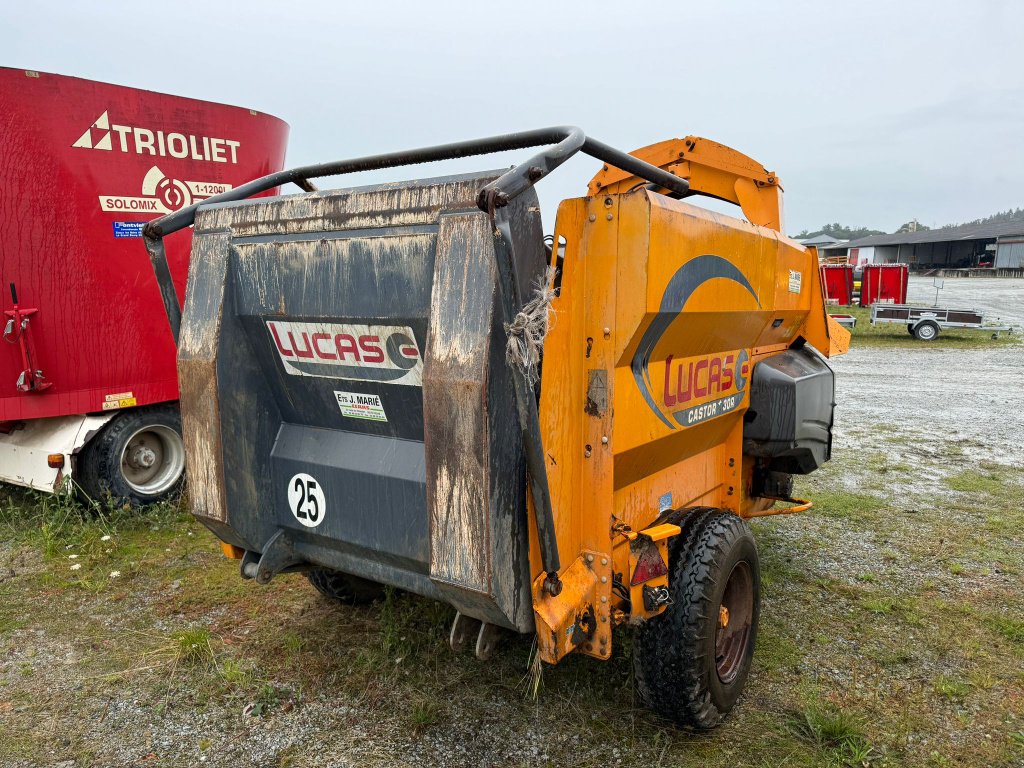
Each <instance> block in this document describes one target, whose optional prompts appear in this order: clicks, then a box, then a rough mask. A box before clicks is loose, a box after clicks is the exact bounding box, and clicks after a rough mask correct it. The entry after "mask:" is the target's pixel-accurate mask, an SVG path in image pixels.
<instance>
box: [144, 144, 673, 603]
mask: <svg viewBox="0 0 1024 768" xmlns="http://www.w3.org/2000/svg"><path fill="white" fill-rule="evenodd" d="M541 145H552V146H549V147H548V148H547V149H545V150H544V151H543V152H539V153H537V154H536V155H534V156H533V157H531V158H530V159H529V160H527V161H526V162H524V163H521V164H519V165H517V166H515V167H513V168H512V169H510V170H509V171H507V172H506V173H504V174H503V175H502V176H500V177H499V178H497V179H495V180H494V181H492V182H491V183H490V184H487V185H486V186H484V187H483V188H482V189H481V190H480V192H479V194H478V195H477V200H476V203H477V206H478V207H479V208H480V209H481V210H482V211H484V212H485V213H487V214H488V215H489V216H490V217H491V220H492V223H493V224H494V227H495V230H496V231H497V233H498V234H499V235H500V237H499V248H498V253H499V258H498V262H499V263H498V282H499V289H500V293H501V301H502V308H503V314H504V315H505V322H506V324H507V323H509V322H511V321H512V319H513V318H514V317H515V316H516V314H517V313H518V312H519V311H520V310H521V309H522V301H521V298H520V296H519V291H518V282H517V280H516V275H515V272H516V265H515V259H514V257H513V256H512V238H511V236H510V230H509V222H508V219H507V217H506V216H504V214H503V212H501V211H499V209H501V208H504V207H505V206H507V205H508V204H509V201H511V200H512V199H513V198H515V197H516V196H517V195H519V194H521V193H522V192H524V191H526V190H527V189H529V188H530V187H532V186H533V185H534V184H536V183H537V182H538V181H540V180H541V179H543V178H544V177H545V176H547V175H548V174H549V173H551V172H552V171H553V170H555V169H556V168H558V166H560V165H561V164H562V163H564V162H565V161H566V160H568V159H569V158H570V157H572V156H573V155H575V154H576V153H577V152H583V153H584V154H586V155H590V156H591V157H594V158H597V159H598V160H602V161H604V162H605V163H608V164H609V165H612V166H615V167H617V168H621V169H622V170H624V171H627V172H629V173H631V174H633V175H634V176H637V177H639V178H641V179H644V180H646V181H649V182H651V183H652V184H655V185H657V186H658V187H659V188H664V189H668V190H669V191H671V192H675V193H677V194H680V195H686V194H688V193H689V190H690V184H689V182H687V181H686V180H685V179H681V178H679V177H678V176H674V175H672V174H671V173H669V172H667V171H664V170H662V169H661V168H658V167H657V166H654V165H651V164H650V163H645V162H644V161H643V160H638V159H637V158H635V157H633V156H632V155H628V154H626V153H625V152H622V151H620V150H618V149H614V148H612V147H609V146H608V145H607V144H603V143H602V142H600V141H597V140H596V139H591V138H588V137H587V136H586V134H584V133H583V131H582V130H581V129H580V128H577V127H575V126H559V127H553V128H541V129H538V130H534V131H522V132H520V133H509V134H505V135H503V136H490V137H487V138H483V139H474V140H472V141H462V142H456V143H454V144H440V145H438V146H434V147H422V148H420V149H411V150H405V151H402V152H391V153H389V154H384V155H370V156H367V157H359V158H355V159H352V160H339V161H337V162H333V163H323V164H321V165H307V166H303V167H301V168H293V169H291V170H288V171H279V172H277V173H271V174H269V175H267V176H263V177H261V178H259V179H255V180H253V181H250V182H247V183H245V184H242V185H241V186H239V187H236V188H235V189H231V190H228V191H227V192H222V193H221V194H219V195H214V196H213V197H209V198H207V199H205V200H203V201H201V202H199V203H194V204H193V205H190V206H188V207H186V208H182V209H181V210H179V211H175V212H174V213H169V214H167V215H166V216H163V217H161V218H159V219H155V220H153V221H151V222H149V223H148V224H146V226H145V227H143V230H142V236H143V239H144V241H145V244H146V250H147V251H148V252H149V258H150V261H151V262H152V264H153V272H154V273H155V274H156V280H157V284H158V285H159V286H160V295H161V298H162V299H163V303H164V310H165V311H166V312H167V320H168V322H169V323H170V326H171V334H172V335H173V336H174V343H175V345H177V343H178V336H179V333H180V329H181V306H180V305H179V304H178V296H177V294H176V293H175V291H174V283H173V282H172V280H171V271H170V268H169V266H168V264H167V255H166V253H165V251H164V244H163V238H164V237H165V236H166V235H169V234H172V233H174V232H177V231H179V230H181V229H184V228H185V227H188V226H190V225H192V224H193V223H194V222H195V219H196V212H197V211H198V210H199V208H200V207H202V206H206V205H213V204H216V203H227V202H231V201H235V200H244V199H245V198H247V197H251V196H253V195H257V194H259V193H260V192H266V191H267V190H268V189H273V188H274V187H279V186H281V185H283V184H295V185H297V186H298V187H300V188H301V189H303V190H305V191H307V192H312V191H315V190H316V187H315V186H313V184H311V183H310V181H309V179H315V178H319V177H322V176H340V175H342V174H346V173H358V172H360V171H371V170H378V169H382V168H394V167H397V166H402V165H416V164H419V163H429V162H434V161H436V160H451V159H454V158H458V157H471V156H473V155H486V154H491V153H494V152H504V151H508V150H513V149H525V148H527V147H537V146H541ZM511 367H512V368H513V377H512V378H513V382H514V385H515V394H516V409H517V412H518V414H519V424H520V429H521V430H522V441H523V448H524V452H525V454H526V464H527V468H528V470H529V480H530V490H531V494H532V497H533V506H534V514H535V517H536V522H537V532H538V534H539V536H538V538H539V543H540V554H541V560H542V562H543V566H544V571H545V572H546V576H545V579H544V584H543V589H544V591H545V592H546V593H548V594H551V595H557V594H558V593H559V592H561V590H562V582H561V580H560V579H559V576H558V571H559V570H560V561H559V556H558V541H557V538H556V535H555V526H554V517H553V515H552V509H551V494H550V491H549V488H548V478H547V467H546V466H545V463H544V453H543V445H542V440H541V433H540V417H539V415H538V411H537V397H536V392H535V390H534V388H533V385H532V383H531V382H530V379H529V377H528V375H527V373H526V371H525V370H522V369H520V368H518V366H511Z"/></svg>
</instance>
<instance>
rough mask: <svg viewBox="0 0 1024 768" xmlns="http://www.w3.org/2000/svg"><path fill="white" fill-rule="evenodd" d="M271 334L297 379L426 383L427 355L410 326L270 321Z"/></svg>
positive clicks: (286, 368) (286, 365)
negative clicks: (421, 348) (422, 352)
mask: <svg viewBox="0 0 1024 768" xmlns="http://www.w3.org/2000/svg"><path fill="white" fill-rule="evenodd" d="M267 332H268V333H269V334H270V341H271V343H272V344H273V345H274V349H275V350H277V354H278V357H280V358H281V363H282V365H283V366H284V370H285V373H288V374H291V375H292V376H318V377H321V378H325V379H348V380H350V381H372V382H376V383H382V384H404V385H408V386H414V387H419V386H422V385H423V357H422V355H420V349H419V347H418V346H417V345H416V337H415V335H414V334H413V331H412V328H410V327H408V326H406V325H355V324H341V323H300V322H293V321H285V320H268V321H267Z"/></svg>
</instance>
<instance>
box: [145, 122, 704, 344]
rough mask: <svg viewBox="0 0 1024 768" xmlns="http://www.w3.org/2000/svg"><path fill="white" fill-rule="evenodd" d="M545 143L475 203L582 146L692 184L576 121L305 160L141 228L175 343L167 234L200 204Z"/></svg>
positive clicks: (499, 201) (516, 186)
mask: <svg viewBox="0 0 1024 768" xmlns="http://www.w3.org/2000/svg"><path fill="white" fill-rule="evenodd" d="M544 144H551V145H553V146H551V147H549V148H548V149H545V150H544V151H543V152H539V153H538V154H536V155H534V156H533V157H531V158H530V159H529V160H527V161H526V162H525V163H521V164H519V165H517V166H515V167H514V168H512V169H511V170H509V171H507V172H506V173H505V174H504V175H502V176H501V177H500V178H498V179H495V180H494V181H492V182H491V183H490V184H488V185H487V186H485V187H483V188H482V189H481V190H480V193H479V195H478V196H477V206H478V207H479V208H480V209H481V210H482V211H485V212H488V213H491V214H492V215H493V213H494V210H495V209H497V208H502V207H504V206H506V205H508V203H509V201H510V200H512V198H514V197H516V196H517V195H519V194H521V193H522V192H524V191H525V190H526V189H528V188H529V187H531V186H533V185H534V184H536V183H537V182H538V181H540V180H541V179H543V178H544V177H545V176H547V175H548V174H549V173H551V172H552V171H553V170H555V169H556V168H557V167H558V166H560V165H561V164H562V163H564V162H565V161H566V160H568V159H569V158H570V157H572V156H573V155H575V154H576V153H577V152H581V151H582V152H583V153H584V154H586V155H590V156H591V157H594V158H597V159H598V160H602V161H604V162H606V163H608V164H609V165H613V166H615V167H617V168H621V169H622V170H624V171H628V172H630V173H632V174H633V175H635V176H638V177H640V178H642V179H646V180H647V181H650V182H652V183H654V184H657V185H658V186H659V187H663V188H664V189H668V190H671V191H672V192H676V193H678V194H684V195H685V194H687V193H688V192H689V189H690V185H689V183H688V182H687V181H686V180H685V179H681V178H679V177H678V176H673V175H672V174H671V173H669V172H668V171H663V170H662V169H661V168H658V167H657V166H654V165H651V164H650V163H645V162H644V161H643V160H637V159H636V158H635V157H633V156H632V155H628V154H626V153H625V152H622V151H621V150H618V149H614V148H613V147H609V146H608V145H607V144H603V143H602V142H600V141H597V140H596V139H591V138H588V137H587V136H586V134H584V133H583V131H582V130H581V129H580V128H577V127H576V126H558V127H553V128H540V129H538V130H534V131H521V132H519V133H507V134H505V135H503V136H489V137H487V138H483V139H473V140H472V141H460V142H456V143H454V144H439V145H438V146H435V147H421V148H419V149H407V150H403V151H401V152H390V153H388V154H385V155H368V156H367V157H358V158H355V159H352V160H338V161H335V162H333V163H321V164H319V165H306V166H302V167H300V168H292V169H291V170H287V171H278V172H277V173H271V174H268V175H267V176H262V177H260V178H258V179H254V180H253V181H249V182H246V183H245V184H242V185H241V186H239V187H235V188H234V189H229V190H228V191H227V192H221V193H220V194H219V195H214V196H213V197H208V198H206V199H205V200H202V201H201V202H198V203H193V204H192V205H190V206H188V207H186V208H182V209H181V210H179V211H174V212H173V213H169V214H167V215H166V216H162V217H161V218H159V219H154V220H153V221H151V222H149V223H148V224H146V226H145V227H143V229H142V236H143V240H144V241H145V244H146V250H147V251H148V252H149V259H150V261H151V262H152V264H153V271H154V272H155V273H156V280H157V284H158V285H159V286H160V295H161V298H162V299H163V303H164V311H166V313H167V320H168V322H169V323H170V325H171V335H173V336H174V343H175V344H177V343H178V334H179V332H180V329H181V306H180V305H179V304H178V297H177V294H176V293H175V292H174V284H173V282H172V281H171V271H170V268H169V267H168V265H167V255H166V253H165V252H164V245H163V238H164V237H165V236H167V235H170V234H172V233H174V232H177V231H179V230H182V229H184V228H185V227H188V226H191V225H192V224H193V223H194V222H195V220H196V211H198V210H199V208H200V207H201V206H205V205H213V204H215V203H228V202H233V201H236V200H244V199H246V198H247V197H252V196H253V195H258V194H259V193H260V192H266V191H267V190H268V189H273V188H274V187H280V186H282V185H284V184H295V185H296V186H298V187H299V188H301V189H303V190H304V191H307V192H311V191H313V190H315V187H313V185H312V184H310V183H309V179H316V178H320V177H322V176H341V175H343V174H347V173H359V172H360V171H373V170H380V169H382V168H396V167H398V166H402V165H417V164H420V163H431V162H434V161H437V160H452V159H455V158H459V157H472V156H474V155H489V154H492V153H495V152H506V151H508V150H512V149H525V148H527V147H537V146H541V145H544Z"/></svg>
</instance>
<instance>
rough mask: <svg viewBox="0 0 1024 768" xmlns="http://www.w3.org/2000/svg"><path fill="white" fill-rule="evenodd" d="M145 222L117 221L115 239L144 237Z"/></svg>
mask: <svg viewBox="0 0 1024 768" xmlns="http://www.w3.org/2000/svg"><path fill="white" fill-rule="evenodd" d="M144 226H146V222H144V221H115V222H114V237H142V228H143V227H144Z"/></svg>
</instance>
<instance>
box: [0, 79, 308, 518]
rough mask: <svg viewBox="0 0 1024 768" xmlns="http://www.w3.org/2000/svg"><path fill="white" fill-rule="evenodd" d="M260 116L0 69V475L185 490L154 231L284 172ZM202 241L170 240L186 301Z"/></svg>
mask: <svg viewBox="0 0 1024 768" xmlns="http://www.w3.org/2000/svg"><path fill="white" fill-rule="evenodd" d="M287 138H288V125H287V124H286V123H285V122H283V121H281V120H279V119H278V118H276V117H272V116H270V115H265V114H261V113H258V112H255V111H253V110H251V109H244V108H239V107H232V106H227V105H224V104H214V103H211V102H206V101H197V100H195V99H185V98H180V97H177V96H168V95H165V94H160V93H152V92H150V91H143V90H138V89H135V88H125V87H121V86H117V85H110V84H106V83H98V82H93V81H90V80H82V79H79V78H74V77H64V76H61V75H51V74H46V73H42V72H34V71H27V70H21V69H7V68H0V144H2V150H0V311H2V315H0V327H2V330H3V341H4V342H5V343H3V344H0V480H3V481H7V482H11V483H16V484H19V485H24V486H28V487H32V488H37V489H41V490H51V491H52V490H58V489H60V488H61V487H63V486H64V485H65V484H66V482H67V480H68V478H73V479H74V481H75V482H76V483H77V484H78V485H79V486H81V488H82V489H84V490H85V491H86V493H88V494H89V495H90V496H93V497H94V498H96V497H101V496H103V495H104V494H105V493H106V492H108V491H109V492H110V493H111V494H112V495H114V496H115V497H117V498H125V499H128V500H130V501H133V502H135V503H147V502H150V501H154V500H157V499H159V498H162V497H164V496H166V495H167V494H169V493H172V492H174V491H175V490H176V489H177V488H178V487H179V486H180V483H181V478H182V472H183V469H184V447H183V445H182V441H181V423H180V417H179V415H178V411H177V407H176V403H175V401H176V400H177V398H178V379H177V373H176V370H175V347H174V342H173V340H172V338H171V334H170V330H169V329H168V326H167V318H166V317H165V315H164V310H163V304H162V302H161V298H160V293H159V291H158V289H157V284H156V281H155V280H154V279H153V268H152V267H151V265H150V262H149V260H148V258H147V256H146V251H145V248H144V246H143V240H142V226H143V224H144V223H145V222H147V221H149V220H151V219H154V218H157V217H159V216H162V215H163V214H166V213H170V212H172V211H175V210H177V209H179V208H182V207H184V206H187V205H190V204H192V203H194V202H196V201H198V200H202V199H204V198H207V197H210V196H212V195H215V194H217V193H219V192H224V191H226V190H229V189H232V188H233V187H235V186H237V185H239V184H241V183H243V182H245V181H248V180H250V179H254V178H257V177H259V176H263V175H265V174H268V173H272V172H275V171H278V170H281V168H282V167H283V164H284V158H285V149H286V144H287ZM190 248H191V233H190V232H189V231H185V232H181V233H178V234H175V235H173V236H172V237H169V238H168V240H167V257H168V261H169V263H170V268H171V272H172V274H173V276H174V283H175V288H176V290H177V292H178V296H179V300H183V299H184V288H185V278H186V274H187V270H188V258H189V252H190Z"/></svg>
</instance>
